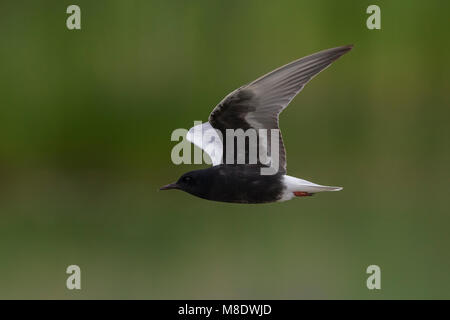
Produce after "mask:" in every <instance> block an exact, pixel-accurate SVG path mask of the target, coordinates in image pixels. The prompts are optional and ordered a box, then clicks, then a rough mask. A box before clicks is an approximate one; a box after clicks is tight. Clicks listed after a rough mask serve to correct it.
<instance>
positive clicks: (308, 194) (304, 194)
mask: <svg viewBox="0 0 450 320" xmlns="http://www.w3.org/2000/svg"><path fill="white" fill-rule="evenodd" d="M294 195H295V196H296V197H310V196H312V195H313V194H312V193H309V192H304V191H295V192H294Z"/></svg>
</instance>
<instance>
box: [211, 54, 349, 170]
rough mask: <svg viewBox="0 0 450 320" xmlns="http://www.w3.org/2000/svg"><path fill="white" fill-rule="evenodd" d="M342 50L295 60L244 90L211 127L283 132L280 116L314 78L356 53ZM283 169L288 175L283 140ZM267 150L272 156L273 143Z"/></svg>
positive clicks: (219, 109) (217, 111)
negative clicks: (281, 130)
mask: <svg viewBox="0 0 450 320" xmlns="http://www.w3.org/2000/svg"><path fill="white" fill-rule="evenodd" d="M352 47H353V46H351V45H350V46H342V47H337V48H333V49H328V50H324V51H321V52H318V53H315V54H312V55H310V56H307V57H304V58H301V59H298V60H295V61H293V62H291V63H289V64H287V65H285V66H282V67H280V68H278V69H275V70H274V71H272V72H270V73H268V74H266V75H264V76H262V77H260V78H258V79H256V80H255V81H253V82H251V83H249V84H247V85H244V86H242V87H240V88H239V89H237V90H235V91H233V92H232V93H230V94H229V95H228V96H226V97H225V98H224V99H223V100H222V101H221V102H220V103H219V104H218V105H217V106H216V107H215V108H214V110H213V111H212V113H211V114H210V117H209V122H210V123H211V125H212V126H213V127H214V128H216V129H219V130H221V131H224V130H225V129H238V128H241V129H243V130H247V129H248V128H254V129H279V127H278V116H279V114H280V113H281V111H282V110H283V109H284V108H286V106H287V105H288V104H289V103H290V102H291V101H292V99H293V98H294V97H295V96H296V95H297V94H298V93H299V92H300V91H301V90H302V89H303V87H304V86H305V85H306V84H307V83H308V81H309V80H311V79H312V78H313V77H314V76H316V75H317V74H318V73H320V72H321V71H322V70H324V69H326V68H327V67H328V66H329V65H330V64H331V63H332V62H333V61H335V60H336V59H338V58H339V57H340V56H342V55H343V54H345V53H347V52H348V51H350V50H351V49H352ZM279 137H280V138H279V140H280V143H279V166H280V169H283V170H284V171H286V151H285V148H284V145H283V140H282V137H281V133H280V136H279ZM268 144H269V145H268V146H267V150H268V151H269V153H270V139H268Z"/></svg>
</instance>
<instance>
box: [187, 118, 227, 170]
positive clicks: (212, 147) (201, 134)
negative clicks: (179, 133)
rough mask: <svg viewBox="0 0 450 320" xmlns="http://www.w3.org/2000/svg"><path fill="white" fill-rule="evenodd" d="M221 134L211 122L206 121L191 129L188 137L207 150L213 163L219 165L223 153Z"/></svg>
mask: <svg viewBox="0 0 450 320" xmlns="http://www.w3.org/2000/svg"><path fill="white" fill-rule="evenodd" d="M220 135H221V133H220V131H218V130H217V129H214V128H213V127H212V126H211V124H210V123H209V122H205V123H202V124H199V125H197V126H194V127H192V128H191V129H189V131H188V133H187V135H186V139H187V140H188V141H190V142H192V143H193V144H195V145H196V146H197V147H199V148H200V149H202V150H203V151H205V152H206V154H207V155H208V156H209V157H210V158H211V162H212V165H213V166H217V165H219V164H221V163H222V154H223V147H222V139H221V137H220ZM211 162H210V163H209V164H211Z"/></svg>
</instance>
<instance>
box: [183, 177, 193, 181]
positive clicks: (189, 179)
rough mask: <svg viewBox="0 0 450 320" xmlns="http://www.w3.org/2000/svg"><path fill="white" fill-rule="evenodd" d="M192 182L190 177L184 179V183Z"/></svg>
mask: <svg viewBox="0 0 450 320" xmlns="http://www.w3.org/2000/svg"><path fill="white" fill-rule="evenodd" d="M191 180H192V178H191V177H189V176H187V177H184V178H183V181H184V182H189V181H191Z"/></svg>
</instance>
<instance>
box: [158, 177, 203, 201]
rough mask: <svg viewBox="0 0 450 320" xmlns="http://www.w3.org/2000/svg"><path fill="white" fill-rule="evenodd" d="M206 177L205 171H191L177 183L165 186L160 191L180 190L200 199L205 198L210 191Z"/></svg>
mask: <svg viewBox="0 0 450 320" xmlns="http://www.w3.org/2000/svg"><path fill="white" fill-rule="evenodd" d="M206 177H207V175H206V174H205V172H204V170H194V171H190V172H187V173H185V174H183V175H182V176H181V177H180V178H179V179H178V181H177V182H175V183H170V184H168V185H165V186H163V187H161V188H160V189H159V190H171V189H178V190H183V191H185V192H188V193H190V194H193V195H196V196H198V197H204V196H205V194H206V192H208V189H209V187H208V183H207V182H208V179H207V178H206Z"/></svg>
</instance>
